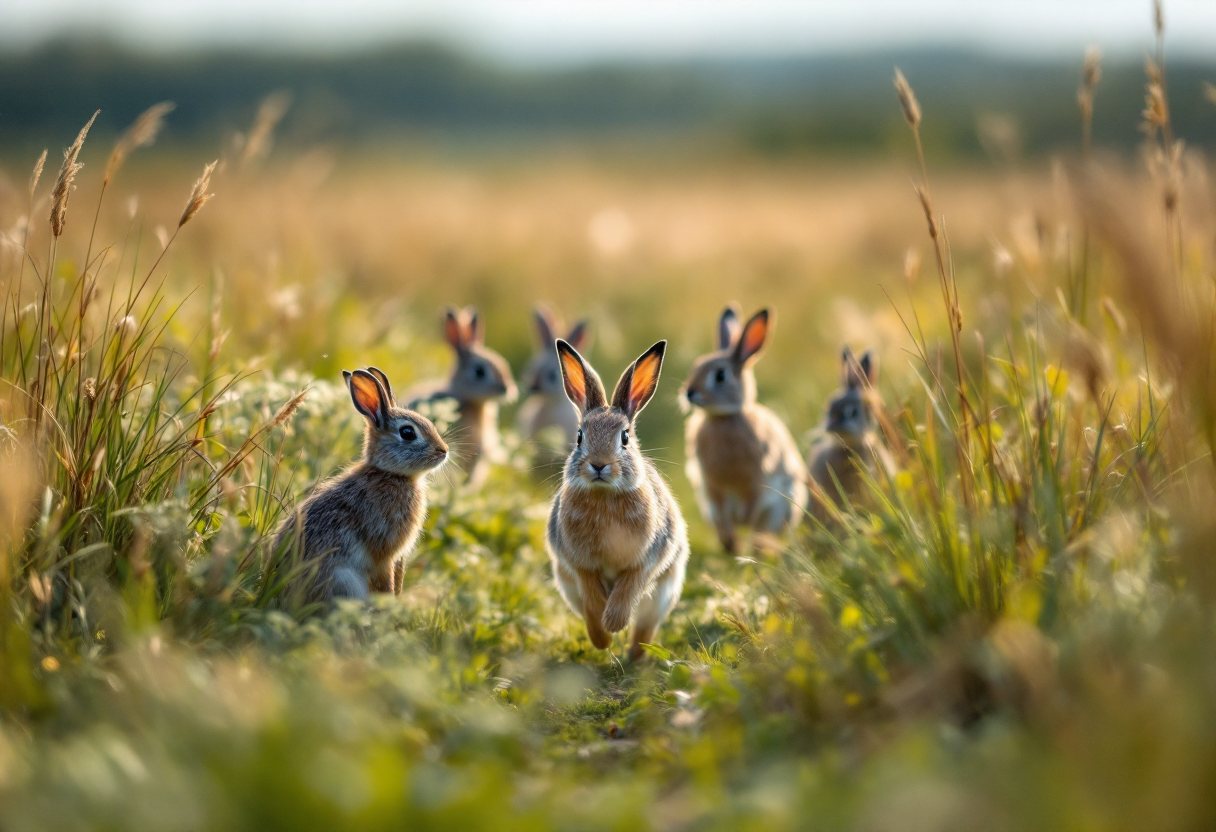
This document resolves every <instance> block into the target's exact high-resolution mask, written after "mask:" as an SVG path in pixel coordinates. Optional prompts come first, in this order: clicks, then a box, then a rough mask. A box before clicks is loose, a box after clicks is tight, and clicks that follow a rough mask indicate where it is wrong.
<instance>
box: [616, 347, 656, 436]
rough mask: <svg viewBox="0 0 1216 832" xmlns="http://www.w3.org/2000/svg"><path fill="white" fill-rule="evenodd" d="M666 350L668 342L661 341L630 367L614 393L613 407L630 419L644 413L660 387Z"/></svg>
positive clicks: (622, 375) (622, 376)
mask: <svg viewBox="0 0 1216 832" xmlns="http://www.w3.org/2000/svg"><path fill="white" fill-rule="evenodd" d="M666 350H667V342H666V341H660V342H659V343H657V344H655V345H654V346H653V347H651V348H650V349H648V350H646V352H644V353H642V355H641V357H640V358H638V360H637V361H635V362H633V363H632V364H630V365H629V367H628V368H627V369H626V370H625V372H624V373H622V374H621V380H620V381H618V382H617V383H616V390H615V391H614V392H613V393H612V406H613V407H615V408H617V409H618V410H623V411H625V415H626V416H628V417H629V418H630V419H633V418H634V417H635V416H637V415H638V414H639V413H641V412H642V408H643V407H645V406H646V403H647V402H649V401H650V399H651V398H652V397H653V396H654V391H655V390H657V389H658V387H659V371H660V370H662V369H663V353H664V352H666Z"/></svg>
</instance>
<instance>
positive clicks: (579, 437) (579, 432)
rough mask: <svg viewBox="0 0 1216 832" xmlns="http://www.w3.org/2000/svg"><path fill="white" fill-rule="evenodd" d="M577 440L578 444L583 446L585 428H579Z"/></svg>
mask: <svg viewBox="0 0 1216 832" xmlns="http://www.w3.org/2000/svg"><path fill="white" fill-rule="evenodd" d="M575 442H576V443H577V444H578V446H579V447H580V448H581V447H583V429H582V428H579V430H578V437H577V439H576V440H575Z"/></svg>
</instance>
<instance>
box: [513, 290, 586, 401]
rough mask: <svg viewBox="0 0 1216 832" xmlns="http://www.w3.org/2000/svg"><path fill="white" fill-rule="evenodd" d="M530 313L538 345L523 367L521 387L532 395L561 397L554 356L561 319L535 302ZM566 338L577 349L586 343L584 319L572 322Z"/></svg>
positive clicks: (557, 365) (558, 374) (559, 374)
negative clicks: (572, 324)
mask: <svg viewBox="0 0 1216 832" xmlns="http://www.w3.org/2000/svg"><path fill="white" fill-rule="evenodd" d="M532 316H533V319H534V322H535V323H536V338H537V344H536V352H535V354H533V356H532V360H531V361H529V362H528V366H527V368H526V369H525V370H524V375H523V379H522V384H523V388H524V390H526V391H527V392H528V393H529V394H531V395H538V396H549V397H557V396H562V395H564V393H563V389H564V388H563V386H562V369H561V366H560V362H559V361H558V359H557V349H556V348H555V347H554V346H553V344H554V342H555V341H556V340H557V339H558V338H560V337H561V336H560V334H559V333H560V332H561V331H562V327H561V322H560V321H559V320H558V319H557V316H556V315H554V314H553V311H552V310H551V309H549V308H548V307H546V306H540V305H538V306H537V307H536V308H535V309H534V310H532ZM565 340H566V343H567V344H569V345H570V346H572V347H574V348H575V349H576V350H581V349H584V348H585V347H586V342H587V322H586V321H579V322H578V323H577V324H575V325H574V328H573V329H571V330H570V332H569V333H568V334H567V335H566V339H565Z"/></svg>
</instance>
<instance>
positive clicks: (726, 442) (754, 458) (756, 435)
mask: <svg viewBox="0 0 1216 832" xmlns="http://www.w3.org/2000/svg"><path fill="white" fill-rule="evenodd" d="M772 328H773V323H772V319H771V317H770V315H769V311H768V310H767V309H761V310H760V311H759V312H757V313H756V314H755V315H753V316H752V317H751V318H750V319H749V320H748V322H747V324H746V325H745V326H743V327H742V328H740V326H739V315H738V311H737V309H736V308H735V307H734V306H733V305H732V306H728V307H727V308H726V309H725V311H723V312H722V317H721V318H720V319H719V321H718V350H717V351H716V352H712V353H709V354H708V355H704V356H702V357H701V358H698V359H697V361H696V363H694V364H693V367H692V372H691V373H690V375H689V377H688V381H687V382H685V384H684V387H683V389H682V390H681V391H680V398H681V403H682V404H683V405H684V406H685V407H686V408H691V410H692V414H691V415H690V416H689V418H688V422H687V424H686V426H685V434H684V435H685V443H686V453H687V458H688V462H687V464H686V468H685V471H686V473H687V475H688V479H689V481H690V482H691V483H692V485H693V488H694V489H695V490H696V492H697V494H698V497H699V500H700V503H701V510H702V512H703V513H704V515H705V517H706V519H707V520H709V521H710V522H711V523H713V525H714V528H715V529H716V530H717V532H718V539H719V540H720V541H721V543H722V548H723V549H725V550H726V551H727V552H728V553H730V554H736V553H737V549H738V541H737V538H736V536H735V528H736V527H737V526H739V525H746V526H750V527H751V528H752V530H753V532H756V533H759V534H763V535H766V536H768V535H772V536H775V535H779V534H780V533H781V532H783V531H785V530H786V529H787V528H789V527H790V526H791V525H793V523H794V520H795V517H800V516H801V514H802V512H803V511H804V510H805V509H806V501H807V487H806V466H805V465H804V464H803V461H802V453H801V452H800V451H799V450H798V446H797V445H796V444H795V443H794V437H793V436H792V435H791V434H790V432H789V429H788V428H786V426H785V423H784V422H782V421H781V419H780V418H779V417H778V416H777V415H776V414H775V413H773V412H772V411H771V410H769V409H768V408H767V407H765V406H764V405H762V404H758V403H757V402H756V378H755V375H754V374H753V372H752V368H753V366H754V365H755V363H756V361H757V359H758V358H759V356H760V353H761V351H762V350H763V349H764V344H765V342H766V341H767V340H768V336H769V333H770V332H771V331H772Z"/></svg>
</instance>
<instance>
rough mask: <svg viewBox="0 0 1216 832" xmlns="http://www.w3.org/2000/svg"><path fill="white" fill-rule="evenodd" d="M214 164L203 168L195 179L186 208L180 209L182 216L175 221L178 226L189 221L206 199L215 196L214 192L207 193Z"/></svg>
mask: <svg viewBox="0 0 1216 832" xmlns="http://www.w3.org/2000/svg"><path fill="white" fill-rule="evenodd" d="M217 161H218V160H217ZM215 165H216V162H212V163H211V164H209V165H207V166H206V167H205V168H203V175H202V176H200V177H199V178H198V179H197V180H196V181H195V183H194V188H193V189H191V191H190V198H189V199H188V200H186V208H185V210H183V211H182V218H181V219H180V220H178V221H177V227H178V228H181V227H182V226H183V225H185V224H186V223H188V222H190V220H191V219H192V218H193V217H194V215H195V214H197V213H198V212H199V209H201V208H202V207H203V206H204V205H206V204H207V200H209V199H211V197H213V196H215V194H210V193H207V189H208V188H210V187H211V174H212V173H213V172H214V171H215Z"/></svg>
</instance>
